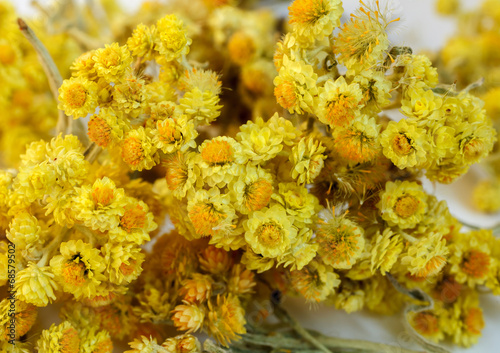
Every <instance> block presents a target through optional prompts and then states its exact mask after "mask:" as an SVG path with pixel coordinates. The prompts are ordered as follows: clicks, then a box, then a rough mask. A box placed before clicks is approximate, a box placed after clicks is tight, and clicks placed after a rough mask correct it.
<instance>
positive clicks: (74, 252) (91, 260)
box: [50, 240, 106, 299]
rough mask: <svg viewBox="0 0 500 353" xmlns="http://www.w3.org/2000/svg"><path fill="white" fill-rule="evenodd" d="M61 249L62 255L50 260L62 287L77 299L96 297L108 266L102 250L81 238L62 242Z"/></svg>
mask: <svg viewBox="0 0 500 353" xmlns="http://www.w3.org/2000/svg"><path fill="white" fill-rule="evenodd" d="M59 251H60V252H61V255H56V256H54V257H53V258H52V259H51V260H50V267H51V269H52V272H53V273H54V274H55V276H56V280H57V281H58V282H59V284H60V285H61V286H62V289H63V290H64V291H65V292H68V293H72V294H73V295H74V296H75V298H76V299H80V298H92V297H95V296H96V295H97V294H98V293H97V290H98V286H99V285H100V284H101V282H102V281H103V280H105V276H104V275H103V271H104V268H105V267H106V266H105V264H104V261H103V258H102V257H101V256H100V251H99V250H98V249H95V248H93V247H92V245H90V244H86V243H84V242H83V241H81V240H78V241H76V240H70V241H68V242H65V243H62V244H61V247H60V249H59Z"/></svg>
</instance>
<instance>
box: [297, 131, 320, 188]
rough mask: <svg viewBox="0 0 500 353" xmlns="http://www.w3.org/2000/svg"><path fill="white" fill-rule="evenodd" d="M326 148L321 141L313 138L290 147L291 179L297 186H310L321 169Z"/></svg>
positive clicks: (305, 139) (304, 139) (310, 137)
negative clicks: (295, 181)
mask: <svg viewBox="0 0 500 353" xmlns="http://www.w3.org/2000/svg"><path fill="white" fill-rule="evenodd" d="M325 150H326V148H325V146H323V145H322V144H321V141H319V140H318V139H315V138H314V137H313V136H309V137H304V138H302V139H301V140H300V141H299V143H298V144H297V145H295V146H293V147H292V153H291V154H290V161H291V162H292V165H293V169H292V178H294V179H296V180H297V182H298V183H299V184H311V183H312V182H313V180H314V179H315V178H316V177H317V176H318V175H319V173H320V172H321V169H323V165H324V162H323V161H324V160H325V159H326V155H325V154H323V152H325Z"/></svg>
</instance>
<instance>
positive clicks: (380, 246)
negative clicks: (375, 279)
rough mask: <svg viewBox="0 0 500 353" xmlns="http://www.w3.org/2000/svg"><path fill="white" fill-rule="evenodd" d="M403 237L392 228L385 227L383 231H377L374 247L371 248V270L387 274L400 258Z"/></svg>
mask: <svg viewBox="0 0 500 353" xmlns="http://www.w3.org/2000/svg"><path fill="white" fill-rule="evenodd" d="M403 247H404V245H403V239H402V238H401V236H400V235H399V234H397V233H396V234H395V233H394V232H393V231H392V230H391V229H390V228H386V229H384V232H383V233H380V231H377V234H375V236H374V237H373V247H372V250H371V271H372V273H375V271H376V270H378V269H380V272H381V273H382V274H383V275H385V273H386V272H389V271H390V270H391V268H392V266H393V265H394V264H395V263H396V261H397V260H398V257H399V254H401V252H402V251H403Z"/></svg>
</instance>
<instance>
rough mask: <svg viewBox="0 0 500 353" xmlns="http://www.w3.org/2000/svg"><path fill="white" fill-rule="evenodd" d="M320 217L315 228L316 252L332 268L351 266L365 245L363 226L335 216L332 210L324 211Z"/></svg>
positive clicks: (347, 267)
mask: <svg viewBox="0 0 500 353" xmlns="http://www.w3.org/2000/svg"><path fill="white" fill-rule="evenodd" d="M321 217H322V218H323V219H320V220H319V221H318V225H317V230H316V243H317V244H319V248H318V254H319V255H320V256H321V259H322V260H323V262H324V263H325V264H326V265H329V266H332V267H333V268H337V269H349V268H351V267H352V266H353V265H354V264H355V263H356V261H357V260H358V259H359V258H360V256H361V253H362V252H363V249H364V246H365V238H364V231H363V228H361V227H360V226H359V225H357V224H356V223H354V222H352V221H350V220H348V219H347V218H345V217H336V216H335V215H334V211H332V210H330V211H324V212H323V213H322V214H321Z"/></svg>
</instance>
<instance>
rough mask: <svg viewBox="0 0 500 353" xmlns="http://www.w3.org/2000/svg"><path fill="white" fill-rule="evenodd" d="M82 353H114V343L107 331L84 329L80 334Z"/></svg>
mask: <svg viewBox="0 0 500 353" xmlns="http://www.w3.org/2000/svg"><path fill="white" fill-rule="evenodd" d="M80 339H81V341H80V352H82V353H112V352H113V341H112V340H111V336H110V334H109V332H108V331H106V330H99V329H98V328H97V327H90V328H84V329H82V331H81V332H80Z"/></svg>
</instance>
